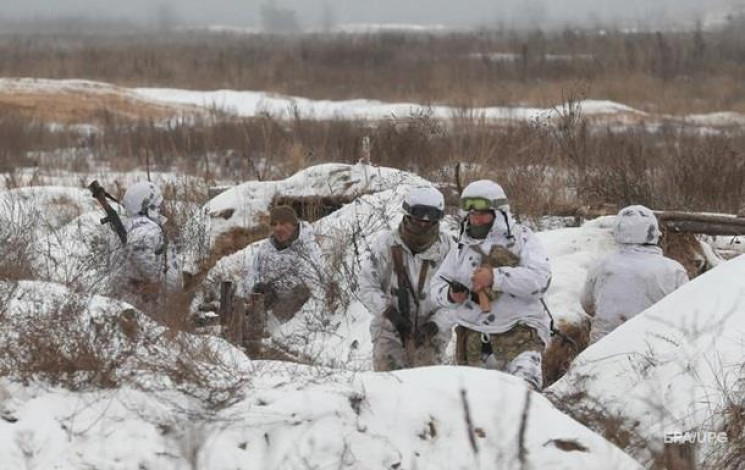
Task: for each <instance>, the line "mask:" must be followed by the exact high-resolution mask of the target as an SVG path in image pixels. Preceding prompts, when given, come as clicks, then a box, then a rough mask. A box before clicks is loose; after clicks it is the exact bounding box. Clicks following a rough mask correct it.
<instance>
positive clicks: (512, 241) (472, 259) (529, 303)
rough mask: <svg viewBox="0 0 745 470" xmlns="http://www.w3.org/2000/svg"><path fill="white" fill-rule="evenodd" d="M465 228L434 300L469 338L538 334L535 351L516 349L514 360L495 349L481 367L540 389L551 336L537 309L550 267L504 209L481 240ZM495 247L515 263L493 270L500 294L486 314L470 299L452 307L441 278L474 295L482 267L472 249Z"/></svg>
mask: <svg viewBox="0 0 745 470" xmlns="http://www.w3.org/2000/svg"><path fill="white" fill-rule="evenodd" d="M505 219H507V220H505ZM507 221H509V222H507ZM508 223H509V227H508ZM467 224H468V222H467V221H466V226H465V228H466V230H464V232H463V234H462V235H461V238H460V240H459V242H458V244H457V245H456V246H455V247H454V248H453V249H452V250H451V251H450V253H449V254H448V256H447V258H446V259H445V261H444V263H443V264H442V266H441V267H440V270H439V272H438V273H437V275H436V276H435V278H434V280H433V282H432V291H431V293H432V298H433V300H434V301H435V302H436V303H437V304H438V305H440V306H441V307H443V308H447V309H450V311H451V312H452V314H453V315H454V317H455V322H456V323H457V324H458V325H460V326H462V327H465V328H466V329H467V330H470V332H469V334H473V333H471V332H478V333H481V338H482V339H481V341H482V342H485V343H487V342H492V343H494V340H492V338H494V337H493V336H490V335H494V334H500V333H507V332H511V331H518V330H516V327H517V328H518V329H519V330H523V329H524V330H525V331H527V332H529V334H530V335H535V334H536V333H537V335H538V337H539V338H533V339H532V340H533V343H534V345H535V343H536V342H537V344H538V346H534V347H533V349H532V350H525V351H522V350H520V351H519V352H518V353H517V354H516V355H515V357H514V358H513V359H511V360H505V359H504V357H501V356H502V354H501V353H499V352H498V351H499V349H498V348H497V350H496V351H494V353H492V354H490V355H488V356H486V355H485V356H482V358H481V361H480V362H481V365H483V366H484V367H485V368H487V369H496V370H501V371H503V372H507V373H509V374H512V375H515V376H518V377H522V378H523V379H525V380H526V381H527V382H528V383H529V384H530V385H531V386H533V387H534V388H535V389H537V390H540V388H541V385H542V371H541V363H542V350H543V348H544V347H545V344H547V342H548V337H549V321H548V316H547V314H546V312H545V311H544V309H543V305H542V304H541V298H542V297H543V295H544V294H545V293H546V291H547V290H548V286H549V283H550V282H551V268H550V265H549V260H548V256H547V254H546V251H545V250H544V248H543V246H542V245H541V243H540V241H539V240H538V238H537V237H536V236H535V235H534V234H533V232H532V231H531V230H530V229H529V228H527V227H524V226H522V225H520V224H517V223H516V222H515V221H514V219H513V218H512V216H511V215H510V212H509V210H508V209H507V208H506V206H505V208H504V209H502V211H496V213H495V219H494V223H493V225H492V227H491V229H490V231H489V233H488V234H487V235H486V237H485V238H484V239H475V238H472V237H471V236H469V235H468V233H467V227H468V225H467ZM494 245H501V246H504V247H507V248H508V249H509V251H511V252H512V253H513V254H515V255H516V256H517V257H519V263H518V265H517V266H515V267H499V268H494V269H493V270H492V274H493V277H494V282H493V284H492V288H493V290H494V291H495V292H499V293H501V294H499V295H498V296H497V297H496V298H495V299H494V300H492V301H491V302H490V304H489V307H490V310H489V311H488V312H482V311H481V307H480V306H479V304H478V303H477V302H475V301H474V299H468V300H466V301H465V302H464V303H462V304H458V303H453V302H451V300H450V299H449V297H448V290H449V287H450V286H449V285H448V284H447V283H446V282H445V280H443V279H442V278H445V279H448V280H451V281H457V282H459V283H461V284H463V285H465V286H467V287H468V288H469V289H471V290H472V289H473V284H472V281H471V275H472V273H473V272H474V270H475V269H477V268H478V267H479V266H480V265H481V263H482V255H481V254H480V253H479V252H478V251H477V250H476V249H474V247H480V249H481V250H482V252H483V253H489V252H490V250H491V248H492V246H494ZM521 325H522V326H521ZM526 327H529V328H530V329H528V328H526ZM541 342H542V343H543V344H542V345H541V344H540V343H541ZM497 344H498V342H497ZM537 349H538V350H537Z"/></svg>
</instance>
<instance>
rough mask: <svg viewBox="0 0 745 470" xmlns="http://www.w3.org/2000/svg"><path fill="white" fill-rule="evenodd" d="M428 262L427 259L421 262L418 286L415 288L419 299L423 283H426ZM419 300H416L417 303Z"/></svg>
mask: <svg viewBox="0 0 745 470" xmlns="http://www.w3.org/2000/svg"><path fill="white" fill-rule="evenodd" d="M429 266H430V261H429V260H428V259H425V260H422V269H420V270H419V285H418V286H417V290H416V295H417V297H421V295H422V291H423V290H424V283H425V282H427V273H428V272H429ZM418 301H419V299H417V302H418Z"/></svg>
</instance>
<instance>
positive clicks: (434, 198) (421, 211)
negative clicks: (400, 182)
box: [403, 186, 445, 222]
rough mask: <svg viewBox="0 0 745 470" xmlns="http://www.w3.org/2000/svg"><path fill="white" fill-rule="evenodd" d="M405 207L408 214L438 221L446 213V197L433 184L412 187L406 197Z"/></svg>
mask: <svg viewBox="0 0 745 470" xmlns="http://www.w3.org/2000/svg"><path fill="white" fill-rule="evenodd" d="M403 208H404V212H405V213H406V215H410V216H412V217H414V218H417V219H421V220H429V221H434V222H436V221H438V220H440V219H442V217H443V216H444V215H445V197H444V196H443V195H442V193H441V192H440V191H438V190H437V189H436V188H433V187H432V186H420V187H416V188H411V190H409V193H408V194H407V195H406V197H405V198H404V204H403Z"/></svg>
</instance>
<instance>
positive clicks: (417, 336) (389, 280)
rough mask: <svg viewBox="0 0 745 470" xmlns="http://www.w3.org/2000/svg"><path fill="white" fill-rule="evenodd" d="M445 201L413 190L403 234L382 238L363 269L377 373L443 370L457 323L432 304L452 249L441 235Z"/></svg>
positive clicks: (432, 192) (364, 298)
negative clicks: (438, 274) (433, 284)
mask: <svg viewBox="0 0 745 470" xmlns="http://www.w3.org/2000/svg"><path fill="white" fill-rule="evenodd" d="M444 209H445V199H444V198H443V196H442V193H440V191H438V190H437V189H435V188H432V187H419V188H413V189H412V190H411V191H409V193H408V194H407V196H406V198H405V199H404V203H403V211H404V217H403V219H402V221H401V223H400V224H399V226H398V229H396V230H392V231H388V232H385V233H383V234H381V235H380V236H379V237H378V239H377V240H376V241H375V243H374V246H373V248H372V253H371V256H370V259H369V261H367V262H366V263H365V265H364V266H363V268H362V273H361V277H360V298H361V300H362V303H363V304H364V305H365V307H367V309H368V310H369V311H370V312H371V313H372V314H373V319H372V322H371V324H370V334H371V337H372V342H373V368H374V369H375V370H376V371H391V370H397V369H405V368H409V367H418V366H428V365H435V364H442V363H443V362H444V354H445V348H446V346H447V344H448V342H449V341H450V336H451V329H452V326H453V322H452V320H451V319H450V315H449V313H448V312H447V311H445V310H444V309H441V308H438V307H437V306H436V305H435V304H433V303H432V300H431V299H430V296H429V287H430V281H431V279H432V277H433V275H434V273H435V271H437V269H438V268H439V267H440V264H441V263H442V261H443V260H444V259H445V256H446V255H447V253H448V251H449V250H450V248H451V245H452V241H451V240H450V239H449V238H448V236H447V235H445V234H443V233H440V220H441V219H442V217H443V215H444Z"/></svg>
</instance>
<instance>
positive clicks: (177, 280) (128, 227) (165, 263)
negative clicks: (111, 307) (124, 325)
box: [110, 181, 181, 310]
mask: <svg viewBox="0 0 745 470" xmlns="http://www.w3.org/2000/svg"><path fill="white" fill-rule="evenodd" d="M162 204H163V196H162V195H161V192H160V189H158V187H157V186H156V185H155V184H154V183H151V182H147V181H143V182H139V183H136V184H133V185H132V186H130V187H129V188H127V191H126V192H125V193H124V198H123V199H122V205H123V206H124V209H125V210H126V213H127V217H126V218H125V219H124V220H123V225H124V229H125V231H126V234H127V236H126V243H125V244H124V245H122V244H121V243H120V241H119V239H114V238H112V239H111V242H110V245H111V246H112V255H111V261H110V263H111V266H112V270H111V272H112V275H111V278H110V282H111V284H112V289H113V290H114V292H115V293H117V294H119V295H121V296H122V297H123V298H124V299H125V300H127V301H129V302H130V303H132V304H134V305H135V306H137V307H140V308H144V309H146V310H151V309H152V308H153V307H154V306H155V305H156V304H157V302H158V300H159V298H161V297H162V296H163V294H164V293H165V292H173V291H175V290H178V289H179V288H180V287H181V272H180V268H179V263H178V261H179V260H178V257H177V255H176V253H175V250H174V249H173V245H171V244H169V243H168V240H167V239H166V236H165V233H164V232H163V228H162V224H163V223H164V222H165V220H166V219H165V217H163V216H162V215H161V214H160V208H161V205H162Z"/></svg>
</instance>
